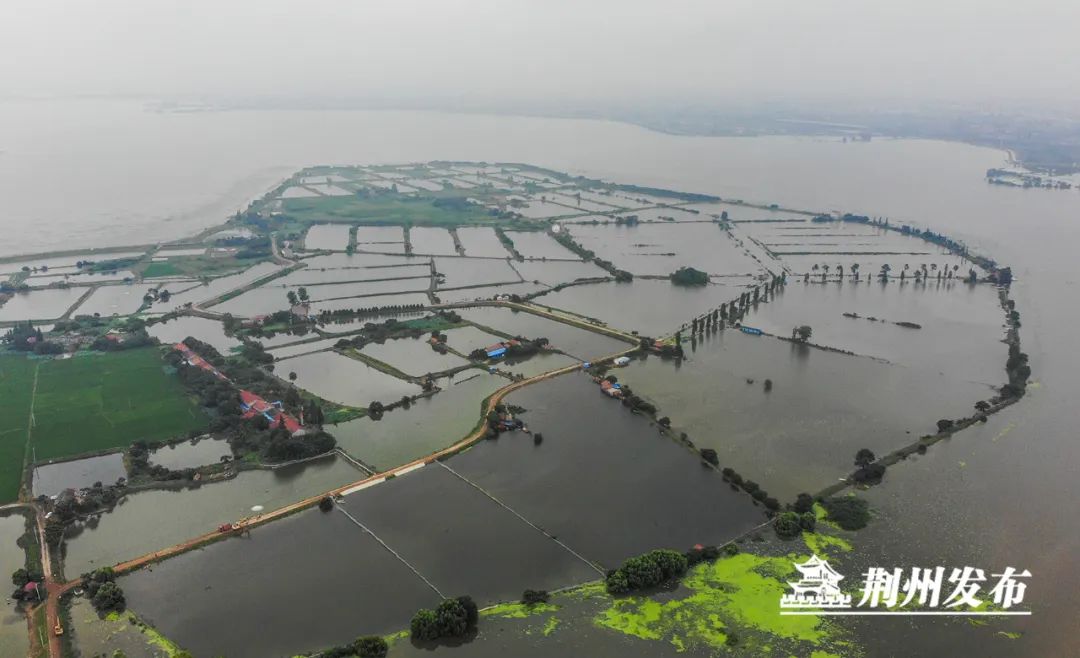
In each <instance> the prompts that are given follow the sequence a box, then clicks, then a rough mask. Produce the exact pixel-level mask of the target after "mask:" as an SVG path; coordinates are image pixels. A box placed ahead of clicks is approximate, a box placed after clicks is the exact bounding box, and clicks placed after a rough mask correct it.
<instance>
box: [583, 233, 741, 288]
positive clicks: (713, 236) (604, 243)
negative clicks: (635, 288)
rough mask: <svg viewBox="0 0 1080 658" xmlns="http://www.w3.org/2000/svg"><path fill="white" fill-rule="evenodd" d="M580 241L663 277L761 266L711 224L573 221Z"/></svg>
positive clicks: (634, 269)
mask: <svg viewBox="0 0 1080 658" xmlns="http://www.w3.org/2000/svg"><path fill="white" fill-rule="evenodd" d="M570 234H571V235H572V236H573V237H574V239H575V240H576V241H577V242H578V244H580V245H581V246H583V247H585V248H586V249H590V250H592V251H594V252H596V254H597V256H599V257H601V258H604V259H606V260H609V261H611V262H612V263H614V264H615V266H616V267H618V268H620V269H624V270H627V271H629V272H631V273H633V274H638V275H655V276H667V275H669V274H671V273H673V272H675V270H677V269H679V268H680V267H694V268H697V269H699V270H701V271H703V272H707V273H709V274H712V275H733V274H734V275H755V274H758V273H760V271H761V267H760V266H759V265H758V264H757V263H756V262H755V261H754V260H753V259H751V258H749V257H748V256H747V255H746V254H744V253H743V251H742V250H741V249H740V248H739V246H738V245H737V244H736V243H735V242H734V241H733V240H732V239H731V238H730V237H729V236H728V234H727V232H725V231H724V230H723V229H722V228H720V226H719V225H717V224H712V223H694V224H690V223H682V224H671V225H668V224H639V225H636V226H616V225H614V224H611V225H607V226H605V225H603V224H600V225H597V226H592V225H575V226H573V227H571V228H570Z"/></svg>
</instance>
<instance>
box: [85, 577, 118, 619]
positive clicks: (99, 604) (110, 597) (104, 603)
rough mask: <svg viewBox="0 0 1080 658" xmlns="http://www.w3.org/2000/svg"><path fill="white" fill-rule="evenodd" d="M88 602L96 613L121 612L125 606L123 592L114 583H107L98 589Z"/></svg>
mask: <svg viewBox="0 0 1080 658" xmlns="http://www.w3.org/2000/svg"><path fill="white" fill-rule="evenodd" d="M90 602H91V603H92V604H93V606H94V609H95V610H97V611H98V612H121V611H122V610H123V609H124V606H125V601H124V592H123V590H121V589H120V586H119V585H117V584H116V583H114V582H107V583H104V584H102V585H101V586H100V587H98V589H97V593H96V594H94V596H93V598H92V599H90Z"/></svg>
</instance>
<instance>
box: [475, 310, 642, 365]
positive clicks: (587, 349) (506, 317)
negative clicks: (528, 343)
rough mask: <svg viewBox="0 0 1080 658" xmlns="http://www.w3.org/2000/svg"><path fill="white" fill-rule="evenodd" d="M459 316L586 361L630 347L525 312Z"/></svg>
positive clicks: (505, 311)
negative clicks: (544, 341)
mask: <svg viewBox="0 0 1080 658" xmlns="http://www.w3.org/2000/svg"><path fill="white" fill-rule="evenodd" d="M458 313H459V315H461V317H462V318H464V319H465V320H467V321H469V322H473V323H475V324H477V325H480V327H481V328H484V327H490V328H492V329H495V330H497V331H499V332H502V333H504V334H508V335H510V336H523V337H525V338H528V339H537V338H547V339H548V341H549V343H548V344H549V346H550V347H552V348H554V349H557V350H561V351H563V352H566V353H567V354H569V355H571V356H574V357H577V358H578V359H581V360H586V361H587V360H591V359H595V358H597V357H601V356H607V355H609V354H614V353H615V352H619V351H622V350H624V349H626V348H627V347H629V345H628V344H627V343H624V342H622V341H620V340H617V339H615V338H611V337H609V336H604V335H602V334H598V333H594V332H592V331H588V330H586V329H579V328H577V327H573V326H571V325H568V324H565V323H562V322H557V321H555V320H548V319H547V318H543V317H540V316H538V315H533V314H532V313H527V312H524V311H512V310H510V309H505V308H470V309H462V310H460V311H459V312H458Z"/></svg>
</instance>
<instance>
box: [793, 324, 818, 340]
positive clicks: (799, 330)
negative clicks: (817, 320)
mask: <svg viewBox="0 0 1080 658" xmlns="http://www.w3.org/2000/svg"><path fill="white" fill-rule="evenodd" d="M813 333H814V330H813V329H811V328H810V325H808V324H804V325H800V326H798V327H795V330H794V331H793V332H792V338H796V337H797V338H798V340H799V341H800V342H803V343H805V342H806V341H808V340H810V336H811V335H813Z"/></svg>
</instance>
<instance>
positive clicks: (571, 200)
mask: <svg viewBox="0 0 1080 658" xmlns="http://www.w3.org/2000/svg"><path fill="white" fill-rule="evenodd" d="M546 196H547V200H548V205H550V206H562V207H563V208H565V209H566V210H568V211H569V212H571V213H577V214H583V213H595V212H611V211H613V210H616V208H615V207H613V206H609V205H607V204H603V203H597V202H595V201H588V200H586V199H585V198H581V199H579V198H577V197H575V196H571V195H569V194H566V193H565V192H564V191H563V190H560V191H559V192H556V193H553V192H548V193H547V195H546ZM562 214H566V213H565V212H564V213H562Z"/></svg>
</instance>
